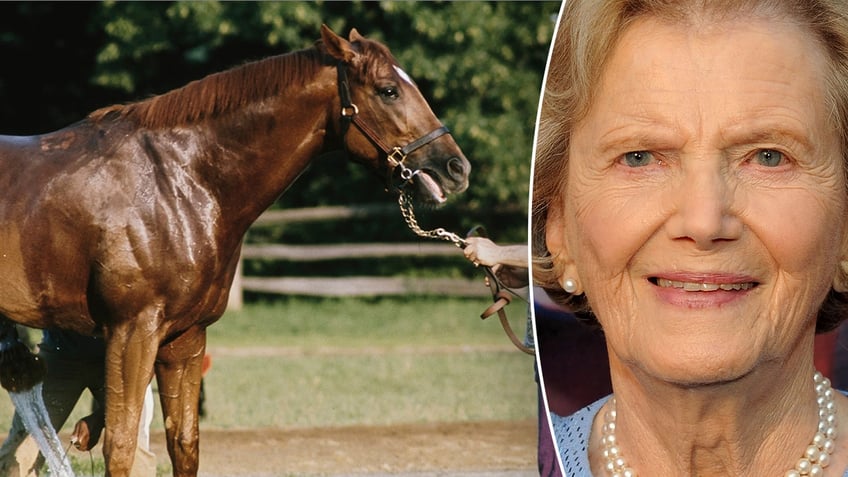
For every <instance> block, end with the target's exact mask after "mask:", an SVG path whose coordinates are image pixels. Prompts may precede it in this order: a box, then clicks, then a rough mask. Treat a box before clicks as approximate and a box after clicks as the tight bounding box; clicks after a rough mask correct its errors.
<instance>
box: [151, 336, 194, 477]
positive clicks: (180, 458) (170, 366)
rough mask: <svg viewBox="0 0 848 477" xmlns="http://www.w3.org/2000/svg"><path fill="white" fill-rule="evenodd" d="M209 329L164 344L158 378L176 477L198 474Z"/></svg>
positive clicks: (159, 358)
mask: <svg viewBox="0 0 848 477" xmlns="http://www.w3.org/2000/svg"><path fill="white" fill-rule="evenodd" d="M205 352H206V328H203V327H199V326H193V327H191V328H189V329H188V330H186V331H185V332H184V333H183V334H181V335H180V336H179V337H177V338H176V339H174V340H173V341H171V342H169V343H167V344H165V345H163V346H162V347H161V348H160V349H159V354H158V355H157V357H156V379H157V381H158V383H159V399H160V401H161V403H162V414H163V416H164V418H165V437H166V439H167V444H168V454H169V455H170V457H171V464H172V465H173V471H174V477H182V476H189V477H193V476H195V475H197V469H198V466H199V460H200V448H199V442H198V441H199V429H198V408H199V402H200V401H199V399H200V382H201V379H202V378H201V375H202V365H203V355H204V354H205Z"/></svg>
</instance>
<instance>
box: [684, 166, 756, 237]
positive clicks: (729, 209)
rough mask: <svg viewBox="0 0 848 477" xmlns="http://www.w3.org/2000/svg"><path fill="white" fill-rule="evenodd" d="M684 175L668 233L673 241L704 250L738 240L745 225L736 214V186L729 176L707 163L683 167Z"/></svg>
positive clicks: (737, 206)
mask: <svg viewBox="0 0 848 477" xmlns="http://www.w3.org/2000/svg"><path fill="white" fill-rule="evenodd" d="M681 172H682V177H681V180H680V181H679V183H678V185H677V187H676V188H675V189H676V190H675V191H674V193H673V198H671V200H672V201H673V203H672V205H673V213H672V215H671V217H670V218H669V222H668V230H669V233H670V234H671V236H672V238H673V239H675V240H686V241H690V242H692V243H693V244H694V245H695V246H696V247H697V248H699V249H703V250H706V249H709V248H712V247H714V246H716V245H717V244H718V243H721V242H726V241H732V240H736V239H738V238H739V236H740V235H741V233H742V228H743V226H742V222H741V220H740V217H739V216H738V214H737V212H738V210H739V204H738V203H736V201H737V198H738V195H737V190H736V184H735V182H734V181H733V180H732V177H730V175H729V173H728V172H727V171H725V170H723V169H722V167H721V166H720V165H718V164H716V163H712V162H711V161H707V160H702V161H700V162H699V163H696V164H694V165H691V166H688V167H683V168H682V169H681Z"/></svg>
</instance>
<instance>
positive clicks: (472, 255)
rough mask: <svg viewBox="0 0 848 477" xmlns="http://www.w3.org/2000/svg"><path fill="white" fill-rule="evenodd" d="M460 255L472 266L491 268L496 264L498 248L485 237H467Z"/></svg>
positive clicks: (498, 255)
mask: <svg viewBox="0 0 848 477" xmlns="http://www.w3.org/2000/svg"><path fill="white" fill-rule="evenodd" d="M465 241H466V246H465V249H463V251H462V253H463V255H465V258H467V259H468V260H469V261H470V262H472V263H474V266H475V267H477V266H480V265H485V266H487V267H491V266H494V265H497V264H498V258H499V257H500V253H499V250H500V247H499V246H498V245H496V244H495V243H494V242H492V241H491V240H489V239H487V238H485V237H468V238H467V239H466V240H465Z"/></svg>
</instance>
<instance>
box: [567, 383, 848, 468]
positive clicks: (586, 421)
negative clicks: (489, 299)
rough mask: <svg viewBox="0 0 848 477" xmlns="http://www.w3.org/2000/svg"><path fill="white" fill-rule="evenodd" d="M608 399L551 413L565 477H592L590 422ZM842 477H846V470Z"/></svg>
mask: <svg viewBox="0 0 848 477" xmlns="http://www.w3.org/2000/svg"><path fill="white" fill-rule="evenodd" d="M842 392H843V393H844V392H845V391H842ZM609 398H610V396H607V397H604V398H601V399H600V400H598V401H595V402H593V403H592V404H590V405H588V406H586V407H584V408H583V409H581V410H579V411H577V412H575V413H574V414H572V415H570V416H568V417H563V416H560V415H559V414H556V413H553V412H552V413H551V425H552V426H553V429H554V438H555V439H556V443H557V448H558V449H559V456H560V458H561V459H562V470H563V471H564V475H565V477H593V476H592V470H591V468H590V467H589V451H588V449H587V443H588V442H589V434H591V432H592V421H593V420H594V419H595V415H596V414H598V411H599V410H600V409H601V406H603V405H604V403H605V402H607V400H609ZM842 477H848V469H846V471H845V472H844V473H843V475H842Z"/></svg>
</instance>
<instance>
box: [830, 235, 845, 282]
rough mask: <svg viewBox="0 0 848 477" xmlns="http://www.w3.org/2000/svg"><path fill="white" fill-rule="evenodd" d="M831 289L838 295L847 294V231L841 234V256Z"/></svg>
mask: <svg viewBox="0 0 848 477" xmlns="http://www.w3.org/2000/svg"><path fill="white" fill-rule="evenodd" d="M833 289H834V290H836V291H838V292H839V293H846V292H848V230H845V231H843V232H842V254H841V255H840V256H839V263H838V265H837V266H836V274H835V275H834V277H833Z"/></svg>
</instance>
